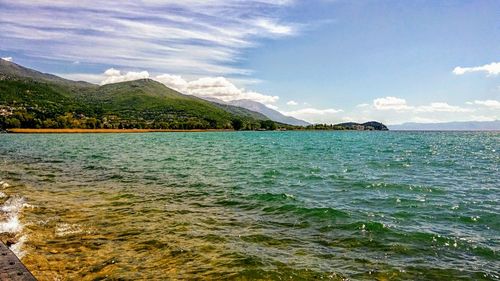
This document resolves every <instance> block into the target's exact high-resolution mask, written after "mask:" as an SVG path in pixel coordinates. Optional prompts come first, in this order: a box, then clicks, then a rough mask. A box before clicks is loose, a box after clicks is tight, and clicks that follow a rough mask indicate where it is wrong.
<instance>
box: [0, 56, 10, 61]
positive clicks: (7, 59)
mask: <svg viewBox="0 0 500 281" xmlns="http://www.w3.org/2000/svg"><path fill="white" fill-rule="evenodd" d="M2 59H3V60H6V61H12V57H5V58H2Z"/></svg>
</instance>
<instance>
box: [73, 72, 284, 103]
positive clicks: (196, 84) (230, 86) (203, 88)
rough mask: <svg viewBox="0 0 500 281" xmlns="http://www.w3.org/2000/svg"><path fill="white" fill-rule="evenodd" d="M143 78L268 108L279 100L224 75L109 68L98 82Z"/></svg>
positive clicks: (185, 90)
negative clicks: (195, 75)
mask: <svg viewBox="0 0 500 281" xmlns="http://www.w3.org/2000/svg"><path fill="white" fill-rule="evenodd" d="M66 77H67V75H66ZM144 78H151V79H154V80H156V81H158V82H160V83H163V84H165V85H166V86H167V87H170V88H172V89H174V90H177V91H179V92H181V93H183V94H186V95H194V96H198V97H209V98H216V99H219V100H222V101H226V102H227V101H233V100H241V99H248V100H253V101H256V102H260V103H263V104H265V105H266V106H268V107H269V108H273V109H275V106H273V105H271V104H272V103H275V102H277V101H278V100H279V97H278V96H270V95H265V94H261V93H258V92H254V91H248V90H246V89H244V88H239V87H237V86H236V85H235V84H234V83H232V82H231V81H229V80H228V79H226V78H224V77H202V78H198V79H194V80H191V81H188V80H186V79H184V78H183V77H182V76H180V75H171V74H161V75H157V76H150V75H149V73H148V72H147V71H141V72H133V71H130V72H127V73H125V74H122V72H121V71H120V70H117V69H114V68H110V69H108V70H106V71H105V72H104V74H103V76H102V80H101V82H100V84H101V85H104V84H109V83H117V82H124V81H131V80H137V79H144Z"/></svg>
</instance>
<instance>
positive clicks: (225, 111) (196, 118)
mask: <svg viewBox="0 0 500 281" xmlns="http://www.w3.org/2000/svg"><path fill="white" fill-rule="evenodd" d="M0 124H1V126H2V127H4V128H8V127H24V128H96V127H97V128H162V129H233V128H235V126H237V127H238V129H261V128H262V129H267V128H275V127H276V124H274V122H273V121H271V120H270V119H269V118H268V117H266V116H265V115H263V114H261V113H258V112H254V111H251V110H248V109H245V108H241V107H236V106H233V105H228V104H225V105H221V104H219V103H215V102H210V101H206V100H203V99H200V98H198V97H195V96H191V95H183V94H181V93H179V92H177V91H175V90H173V89H170V88H168V87H166V86H165V85H163V84H161V83H159V82H156V81H153V80H150V79H142V80H135V81H127V82H120V83H115V84H108V85H104V86H98V85H95V84H91V83H87V82H82V81H71V80H67V79H64V78H61V77H58V76H55V75H52V74H47V73H42V72H39V71H36V70H32V69H29V68H25V67H23V66H20V65H17V64H15V63H12V62H8V61H5V60H0ZM282 125H283V126H286V125H285V124H282Z"/></svg>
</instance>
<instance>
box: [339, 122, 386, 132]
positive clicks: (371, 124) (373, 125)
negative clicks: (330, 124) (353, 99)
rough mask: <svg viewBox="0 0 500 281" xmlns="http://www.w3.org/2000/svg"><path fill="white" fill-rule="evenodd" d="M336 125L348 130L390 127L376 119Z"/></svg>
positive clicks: (381, 129)
mask: <svg viewBox="0 0 500 281" xmlns="http://www.w3.org/2000/svg"><path fill="white" fill-rule="evenodd" d="M335 126H340V127H344V128H346V129H348V130H360V131H388V130H389V129H388V128H387V127H386V126H385V125H384V124H382V123H380V122H376V121H370V122H365V123H362V124H360V123H355V122H347V123H340V124H336V125H335Z"/></svg>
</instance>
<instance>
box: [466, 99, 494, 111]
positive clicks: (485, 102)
mask: <svg viewBox="0 0 500 281" xmlns="http://www.w3.org/2000/svg"><path fill="white" fill-rule="evenodd" d="M467 104H477V105H481V106H485V107H487V108H491V109H500V101H497V100H475V101H474V102H467Z"/></svg>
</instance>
